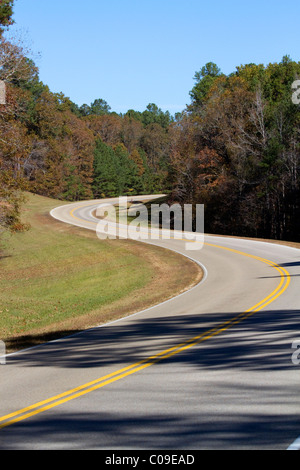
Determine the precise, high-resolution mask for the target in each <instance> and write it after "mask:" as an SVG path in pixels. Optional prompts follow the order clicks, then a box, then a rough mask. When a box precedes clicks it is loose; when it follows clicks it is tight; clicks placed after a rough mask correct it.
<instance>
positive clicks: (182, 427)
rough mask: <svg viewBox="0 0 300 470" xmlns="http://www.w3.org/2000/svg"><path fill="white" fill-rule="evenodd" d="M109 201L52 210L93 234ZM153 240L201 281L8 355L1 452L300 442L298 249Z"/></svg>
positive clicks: (221, 240)
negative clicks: (192, 247) (193, 267)
mask: <svg viewBox="0 0 300 470" xmlns="http://www.w3.org/2000/svg"><path fill="white" fill-rule="evenodd" d="M144 198H145V196H143V197H142V198H141V200H143V199H144ZM135 199H136V198H135ZM103 202H104V201H102V200H101V201H90V202H87V201H85V202H82V203H76V204H68V205H66V206H62V207H59V208H57V209H55V210H53V211H52V212H51V215H52V216H53V217H54V218H56V219H57V220H60V221H62V222H65V223H67V224H72V225H77V226H79V227H83V228H86V229H89V230H94V231H95V230H96V226H97V223H98V220H97V219H95V217H94V216H93V212H94V210H95V208H97V207H98V206H99V203H103ZM109 202H116V201H111V200H109ZM95 236H96V235H95ZM99 243H101V241H99ZM147 243H153V244H155V245H158V246H161V247H164V248H166V249H169V250H174V251H176V252H178V253H181V254H182V255H184V256H188V257H190V258H191V259H193V260H194V261H195V262H197V263H199V264H200V265H201V266H202V267H203V270H204V273H205V274H204V278H203V280H202V282H201V283H200V284H199V285H197V286H196V287H194V288H193V289H191V290H190V291H189V292H186V293H185V294H182V295H180V296H178V297H176V298H174V299H172V300H170V301H167V302H164V303H162V304H160V305H157V306H156V307H153V308H150V309H148V310H145V311H143V312H140V313H138V314H135V315H131V316H128V317H127V318H125V319H122V320H119V321H117V322H114V323H111V324H109V325H106V326H102V327H101V326H100V327H98V328H94V329H91V330H88V331H84V332H81V333H79V334H76V335H74V336H71V337H68V338H65V339H63V340H59V341H55V342H51V343H48V344H45V345H43V346H40V347H38V348H34V349H30V350H27V351H22V352H20V353H17V354H13V355H10V356H8V357H7V361H6V362H7V363H6V365H5V366H0V377H1V385H0V389H1V392H0V449H30V450H38V449H43V450H44V449H50V450H51V449H55V450H59V449H69V450H73V449H86V450H88V449H110V450H112V449H127V450H132V449H147V450H152V449H175V450H176V449H177V450H183V449H194V450H202V449H211V450H214V449H226V450H227V449H247V450H248V449H250V450H251V449H252V450H261V449H270V450H272V449H274V450H286V449H294V448H295V449H297V448H299V447H300V445H299V441H298V440H297V438H298V436H299V434H300V393H299V391H300V365H299V364H297V361H296V362H295V361H292V355H293V352H294V350H293V349H292V345H293V343H294V342H295V341H296V340H300V326H299V318H300V295H299V293H300V251H299V250H298V249H296V248H290V247H287V246H283V245H278V244H273V243H266V242H260V241H252V240H246V239H238V238H229V237H216V236H205V243H204V247H203V248H202V249H201V250H198V251H187V250H186V245H185V241H183V240H155V241H154V240H152V241H151V240H150V241H147ZM299 356H300V355H299ZM294 357H295V355H294ZM299 362H300V361H299Z"/></svg>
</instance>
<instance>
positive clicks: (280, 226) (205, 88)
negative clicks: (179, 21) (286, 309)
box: [0, 0, 300, 241]
mask: <svg viewBox="0 0 300 470" xmlns="http://www.w3.org/2000/svg"><path fill="white" fill-rule="evenodd" d="M12 7H13V1H12V0H11V1H10V0H4V1H3V2H1V4H0V26H1V29H0V79H1V80H4V81H5V83H6V91H7V93H6V104H5V105H0V133H1V134H0V227H1V228H2V229H4V228H9V229H11V230H22V229H23V228H25V227H24V226H23V225H22V223H21V221H20V217H19V214H20V207H21V204H22V192H23V191H24V190H27V191H31V192H34V193H37V194H40V195H44V196H48V197H53V198H57V199H62V200H69V201H76V200H82V199H90V198H103V197H114V196H119V195H137V194H149V193H162V192H164V193H166V194H168V200H169V202H170V203H173V202H180V203H181V204H185V203H192V204H197V203H200V204H205V208H206V211H205V212H206V217H205V223H206V232H210V233H220V234H229V235H230V234H232V235H241V236H253V237H262V238H275V239H286V240H296V241H299V239H300V235H299V234H300V231H299V228H300V227H299V211H300V164H299V162H300V144H299V136H300V109H299V105H295V104H294V103H293V101H292V84H293V82H294V81H295V80H297V79H299V78H300V63H299V62H295V61H293V60H292V59H291V58H290V57H288V56H285V57H283V59H282V60H281V62H279V63H270V64H268V65H263V64H254V63H252V64H247V65H241V66H238V67H237V68H236V70H235V71H234V72H233V73H231V74H228V75H225V74H224V73H222V71H221V70H220V69H219V67H218V66H217V65H216V64H214V63H208V64H206V65H205V66H203V67H202V68H201V69H200V71H198V72H197V73H196V74H195V77H194V78H195V85H194V87H193V89H192V90H191V91H190V104H189V105H187V107H186V109H185V110H183V111H182V113H178V114H177V115H176V116H175V117H173V116H171V115H170V113H169V112H163V111H162V110H161V109H160V108H159V107H158V106H157V105H155V104H153V103H151V104H149V105H148V106H147V108H146V109H145V111H143V112H139V111H135V110H133V109H130V110H128V112H127V113H125V114H117V113H115V112H113V111H112V110H111V108H110V106H109V104H108V103H107V102H106V101H105V100H103V99H102V98H99V99H96V100H95V101H94V102H93V103H91V104H89V105H88V104H84V105H82V106H78V105H77V104H76V103H74V102H72V101H71V100H70V99H69V98H68V97H66V96H65V95H64V94H63V93H53V92H51V90H50V89H49V87H48V86H47V85H45V84H44V83H42V82H41V81H40V79H39V71H38V68H37V67H36V65H35V63H34V62H33V61H32V60H31V59H29V58H28V56H29V54H28V51H26V49H25V48H24V47H23V46H22V45H19V44H13V43H12V42H9V41H8V40H6V39H5V35H4V31H5V29H6V28H7V27H8V26H9V25H10V24H11V23H12V14H13V10H12Z"/></svg>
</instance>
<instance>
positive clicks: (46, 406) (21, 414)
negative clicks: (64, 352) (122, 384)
mask: <svg viewBox="0 0 300 470" xmlns="http://www.w3.org/2000/svg"><path fill="white" fill-rule="evenodd" d="M75 210H76V209H74V210H73V211H75ZM73 211H72V212H73ZM205 245H207V246H211V247H214V248H220V249H222V250H227V251H230V252H232V253H236V254H239V255H242V256H246V257H249V258H253V259H256V260H258V261H261V262H263V263H265V264H267V265H268V266H271V267H273V268H274V269H276V270H277V271H278V272H279V274H280V283H279V285H278V286H277V288H276V289H275V290H274V291H273V292H272V293H271V294H270V295H268V296H267V297H266V298H264V299H263V300H262V301H261V302H259V303H258V304H256V305H254V306H253V307H251V308H250V309H249V310H246V311H245V312H243V313H241V314H239V315H237V316H235V317H234V318H232V319H230V320H228V321H226V322H224V323H223V324H221V325H217V326H216V327H214V328H212V329H210V330H208V331H206V332H205V333H202V334H201V335H199V336H195V337H193V338H191V339H189V340H187V341H185V342H183V343H181V344H179V345H176V346H174V347H172V348H169V349H167V350H164V351H162V352H160V353H158V354H156V355H154V356H151V357H149V358H147V359H144V360H142V361H140V362H138V363H136V364H132V365H130V366H127V367H125V368H123V369H120V370H118V371H116V372H112V373H111V374H108V375H106V376H104V377H101V378H99V379H97V380H94V381H92V382H89V383H86V384H84V385H81V386H80V387H77V388H74V389H72V390H69V391H67V392H64V393H62V394H59V395H56V396H54V397H52V398H49V399H47V400H44V401H41V402H39V403H36V404H34V405H32V406H29V407H26V408H23V409H21V410H19V411H16V412H14V413H10V414H8V415H6V416H3V417H2V418H0V423H3V424H0V430H1V429H3V428H6V427H8V426H11V425H13V424H16V423H18V422H20V421H23V420H26V419H28V418H31V417H33V416H35V415H37V414H39V413H43V412H46V411H48V410H50V409H52V408H54V407H57V406H59V405H62V404H64V403H67V402H68V401H71V400H74V399H76V398H79V397H81V396H83V395H86V394H88V393H91V392H93V391H95V390H98V389H100V388H102V387H105V386H106V385H109V384H111V383H113V382H116V381H118V380H121V379H123V378H125V377H128V376H130V375H132V374H135V373H137V372H139V371H141V370H144V369H146V368H147V367H150V366H152V365H154V364H157V363H158V362H160V361H163V360H165V359H168V358H170V357H172V356H174V355H176V354H179V353H181V352H183V351H185V350H187V349H190V348H192V347H194V346H196V345H199V344H200V343H202V342H204V341H207V340H209V339H211V338H213V337H215V336H218V335H220V334H221V333H223V332H225V331H226V330H228V329H230V328H232V327H233V326H235V325H237V324H239V323H241V322H243V321H244V320H246V319H247V318H250V317H251V316H252V315H254V314H255V313H256V312H259V311H261V310H262V309H263V308H265V307H266V306H267V305H269V304H270V303H272V302H274V301H275V300H276V299H277V298H278V297H279V296H281V295H282V294H283V293H284V292H285V291H286V290H287V288H288V286H289V285H290V282H291V277H290V274H289V272H288V271H287V270H286V269H284V268H282V267H280V266H279V265H278V264H276V263H274V262H272V261H270V260H267V259H264V258H260V257H258V256H255V255H251V254H248V253H244V252H241V251H238V250H234V249H232V248H227V247H223V246H220V245H213V244H210V243H205Z"/></svg>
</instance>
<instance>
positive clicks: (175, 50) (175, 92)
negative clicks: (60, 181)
mask: <svg viewBox="0 0 300 470" xmlns="http://www.w3.org/2000/svg"><path fill="white" fill-rule="evenodd" d="M14 11H15V15H14V19H15V22H16V24H15V26H14V27H13V29H12V32H13V34H20V35H21V36H23V37H25V40H26V42H27V43H28V45H29V46H30V47H31V49H32V50H33V52H34V53H40V58H38V60H36V63H37V65H38V66H39V69H40V79H41V80H42V81H43V82H44V83H45V84H47V85H49V87H50V89H51V91H53V92H60V91H62V92H63V93H64V94H65V95H66V96H68V97H70V98H71V100H72V101H74V102H75V103H77V104H78V105H82V104H83V103H87V104H90V103H91V102H92V101H94V100H95V99H96V98H102V99H104V100H106V101H107V102H108V104H109V105H110V106H111V108H112V110H113V111H116V112H118V113H121V112H122V113H123V112H126V111H127V110H128V109H135V110H137V111H143V110H144V109H145V108H146V106H147V105H148V103H156V104H157V105H158V106H159V107H160V108H162V109H163V110H167V109H168V110H169V111H170V112H171V114H174V113H175V112H178V111H182V110H183V109H184V108H185V106H186V104H188V103H190V97H189V91H190V90H191V89H192V87H193V85H194V75H195V72H196V71H198V70H200V69H201V67H202V66H203V65H205V64H206V63H207V62H210V61H212V62H215V63H216V64H217V65H218V66H219V67H220V68H221V70H222V72H224V73H225V74H229V73H231V72H232V71H234V70H235V68H236V66H238V65H241V64H246V63H250V62H254V63H263V64H268V63H269V62H279V61H280V60H281V58H282V57H283V56H284V55H285V54H288V55H290V56H291V58H292V59H294V60H296V61H300V50H299V34H298V32H299V18H300V2H299V0H285V1H284V2H283V1H282V0H281V1H279V0H260V1H258V0H252V1H251V2H243V1H241V0H228V1H225V0H209V1H208V0H206V1H202V0H85V1H82V0H48V1H45V0H42V1H41V0H15V8H14Z"/></svg>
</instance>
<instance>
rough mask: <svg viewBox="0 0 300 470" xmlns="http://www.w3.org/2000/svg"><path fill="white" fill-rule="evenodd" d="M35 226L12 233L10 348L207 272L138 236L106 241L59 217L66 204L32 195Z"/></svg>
mask: <svg viewBox="0 0 300 470" xmlns="http://www.w3.org/2000/svg"><path fill="white" fill-rule="evenodd" d="M27 196H28V197H27V202H26V204H25V206H24V217H23V219H24V221H25V222H28V223H29V224H30V226H31V229H30V230H29V231H28V232H25V233H18V234H15V235H14V236H12V237H10V236H8V235H6V236H5V240H4V242H5V251H4V254H3V255H2V257H1V256H0V266H1V270H0V282H1V306H0V339H1V340H4V341H5V343H6V346H7V352H13V351H17V350H21V349H24V348H27V347H31V346H35V345H37V344H41V343H44V342H46V341H49V340H53V339H57V338H60V337H64V336H67V335H69V334H72V333H74V332H77V331H81V330H84V329H87V328H91V327H93V326H96V325H100V324H105V323H107V322H110V321H113V320H116V319H119V318H122V317H124V316H127V315H129V314H132V313H135V312H138V311H140V310H143V309H145V308H148V307H150V306H153V305H155V304H157V303H159V302H162V301H164V300H167V299H169V298H171V297H173V296H174V295H177V294H179V293H181V292H184V291H186V290H187V289H189V288H191V287H192V286H193V285H195V284H196V283H198V282H199V281H200V280H201V277H202V271H201V269H200V268H199V266H198V265H197V264H195V263H193V262H192V261H190V260H188V259H186V258H185V257H183V256H181V255H179V254H177V253H173V252H171V251H168V250H164V249H162V248H159V247H155V246H152V245H146V244H141V243H138V242H133V241H132V240H104V241H99V240H98V239H97V237H96V236H95V234H94V233H93V232H90V231H88V230H84V229H80V228H77V227H73V226H69V225H66V224H63V223H61V222H58V221H56V220H54V219H53V218H52V217H51V216H50V214H49V212H50V210H51V209H53V208H54V207H57V206H58V205H62V204H64V203H63V202H61V201H56V200H53V199H49V198H45V197H41V196H37V195H33V194H28V195H27Z"/></svg>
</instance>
